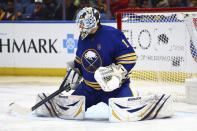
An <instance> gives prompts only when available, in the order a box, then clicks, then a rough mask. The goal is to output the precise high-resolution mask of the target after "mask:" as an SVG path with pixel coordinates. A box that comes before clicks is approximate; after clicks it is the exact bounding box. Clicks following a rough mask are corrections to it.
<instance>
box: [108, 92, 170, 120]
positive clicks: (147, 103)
mask: <svg viewBox="0 0 197 131" xmlns="http://www.w3.org/2000/svg"><path fill="white" fill-rule="evenodd" d="M173 107H174V104H173V100H172V98H171V96H170V95H165V94H162V95H150V96H144V97H125V98H111V99H110V100H109V108H110V115H109V120H110V121H111V122H118V121H140V120H147V119H155V118H165V117H171V116H172V115H173V114H174V108H173Z"/></svg>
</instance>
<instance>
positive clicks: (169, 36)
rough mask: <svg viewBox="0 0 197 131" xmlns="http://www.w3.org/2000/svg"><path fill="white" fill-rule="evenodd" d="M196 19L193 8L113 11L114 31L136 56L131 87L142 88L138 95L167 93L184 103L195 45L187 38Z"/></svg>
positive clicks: (196, 58) (196, 56)
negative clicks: (122, 35) (125, 39)
mask: <svg viewBox="0 0 197 131" xmlns="http://www.w3.org/2000/svg"><path fill="white" fill-rule="evenodd" d="M196 18H197V8H193V7H191V8H190V7H183V8H150V9H149V8H148V9H122V10H119V11H117V28H118V29H120V30H122V32H123V33H124V34H125V36H126V37H127V39H128V41H129V42H130V44H131V45H132V46H133V48H134V50H135V51H136V54H137V56H138V59H137V62H136V65H135V67H134V68H133V69H132V75H131V76H130V77H131V87H133V88H135V87H141V88H136V89H137V90H138V91H139V89H142V91H139V92H140V93H141V92H142V93H145V92H146V93H147V91H148V93H150V92H161V93H170V94H172V95H174V96H175V98H176V100H184V97H185V88H184V83H185V80H186V79H190V78H191V77H193V76H195V75H196V74H197V48H196V47H197V46H196V43H195V42H193V41H194V39H192V36H191V32H192V31H191V28H194V29H195V26H196V23H197V22H196ZM188 28H190V30H188ZM189 31H190V32H189ZM195 31H196V29H195ZM192 33H193V34H194V33H196V32H192ZM195 35H196V36H197V34H194V35H193V36H195ZM192 40H193V41H192ZM196 40H197V39H196ZM143 87H144V88H143Z"/></svg>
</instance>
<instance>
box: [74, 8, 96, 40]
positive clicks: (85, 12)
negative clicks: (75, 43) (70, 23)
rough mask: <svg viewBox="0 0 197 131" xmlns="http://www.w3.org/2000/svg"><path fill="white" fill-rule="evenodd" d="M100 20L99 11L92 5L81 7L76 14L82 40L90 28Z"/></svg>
mask: <svg viewBox="0 0 197 131" xmlns="http://www.w3.org/2000/svg"><path fill="white" fill-rule="evenodd" d="M99 22H100V13H99V12H98V10H96V9H94V8H92V7H85V8H83V9H81V10H80V11H79V12H78V13H77V16H76V23H77V24H78V27H79V30H80V35H81V38H82V40H83V39H85V38H86V37H87V36H88V34H90V32H91V30H92V29H93V28H95V27H96V26H97V24H98V23H99Z"/></svg>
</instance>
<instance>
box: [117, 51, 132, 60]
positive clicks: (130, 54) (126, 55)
mask: <svg viewBox="0 0 197 131" xmlns="http://www.w3.org/2000/svg"><path fill="white" fill-rule="evenodd" d="M135 55H136V53H129V54H125V55H121V56H118V57H117V58H116V60H117V59H120V58H123V57H128V56H135Z"/></svg>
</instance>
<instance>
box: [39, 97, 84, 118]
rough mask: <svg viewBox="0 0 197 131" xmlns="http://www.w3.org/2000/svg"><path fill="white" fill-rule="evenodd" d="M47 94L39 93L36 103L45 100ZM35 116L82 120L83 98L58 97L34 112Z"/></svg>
mask: <svg viewBox="0 0 197 131" xmlns="http://www.w3.org/2000/svg"><path fill="white" fill-rule="evenodd" d="M47 95H48V94H45V93H40V94H38V96H37V99H36V100H37V102H39V101H41V100H42V99H44V98H46V97H47ZM35 114H36V115H37V116H44V117H58V118H62V119H84V116H85V97H84V96H74V95H70V96H65V95H62V94H60V95H58V96H56V97H54V98H52V99H51V100H50V101H48V102H47V103H45V104H44V105H42V106H40V107H39V108H37V109H36V110H35Z"/></svg>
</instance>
